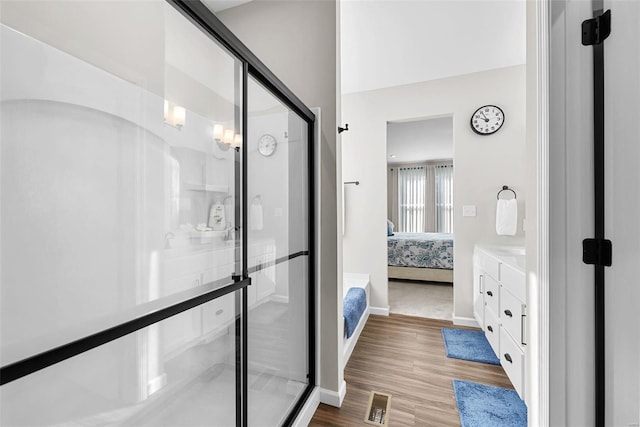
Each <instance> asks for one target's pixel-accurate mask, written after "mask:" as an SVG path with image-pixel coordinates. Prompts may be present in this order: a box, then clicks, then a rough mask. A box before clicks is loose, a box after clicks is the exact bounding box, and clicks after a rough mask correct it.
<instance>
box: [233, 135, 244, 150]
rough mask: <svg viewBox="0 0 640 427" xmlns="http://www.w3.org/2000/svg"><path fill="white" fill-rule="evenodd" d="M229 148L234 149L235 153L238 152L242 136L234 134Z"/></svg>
mask: <svg viewBox="0 0 640 427" xmlns="http://www.w3.org/2000/svg"><path fill="white" fill-rule="evenodd" d="M231 146H232V147H233V148H235V149H236V151H238V150H239V149H240V147H242V135H240V134H239V133H236V135H235V136H234V137H233V144H231Z"/></svg>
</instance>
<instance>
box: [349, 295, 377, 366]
mask: <svg viewBox="0 0 640 427" xmlns="http://www.w3.org/2000/svg"><path fill="white" fill-rule="evenodd" d="M370 311H371V308H370V307H369V306H367V308H366V309H365V311H364V313H362V317H360V321H359V322H358V325H357V326H356V329H355V331H353V334H351V338H350V339H347V340H345V347H344V350H343V354H344V356H343V358H342V368H343V369H344V367H345V366H347V362H348V361H349V358H350V357H351V353H353V349H354V348H356V343H357V342H358V338H359V337H360V334H361V333H362V330H363V329H364V325H366V324H367V320H369V312H370Z"/></svg>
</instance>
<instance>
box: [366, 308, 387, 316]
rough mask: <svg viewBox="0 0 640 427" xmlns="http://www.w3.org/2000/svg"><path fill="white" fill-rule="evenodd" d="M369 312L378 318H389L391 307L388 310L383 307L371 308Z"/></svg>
mask: <svg viewBox="0 0 640 427" xmlns="http://www.w3.org/2000/svg"><path fill="white" fill-rule="evenodd" d="M369 312H370V313H371V314H375V315H376V316H388V315H389V306H387V307H386V308H383V307H371V308H370V310H369Z"/></svg>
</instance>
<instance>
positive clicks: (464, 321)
mask: <svg viewBox="0 0 640 427" xmlns="http://www.w3.org/2000/svg"><path fill="white" fill-rule="evenodd" d="M453 324H454V325H458V326H470V327H472V328H479V327H480V325H479V324H478V322H476V319H474V318H473V317H461V316H453Z"/></svg>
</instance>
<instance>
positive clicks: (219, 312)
mask: <svg viewBox="0 0 640 427" xmlns="http://www.w3.org/2000/svg"><path fill="white" fill-rule="evenodd" d="M222 313H224V309H222V308H221V309H220V310H218V311H216V316H220V315H221V314H222Z"/></svg>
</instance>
